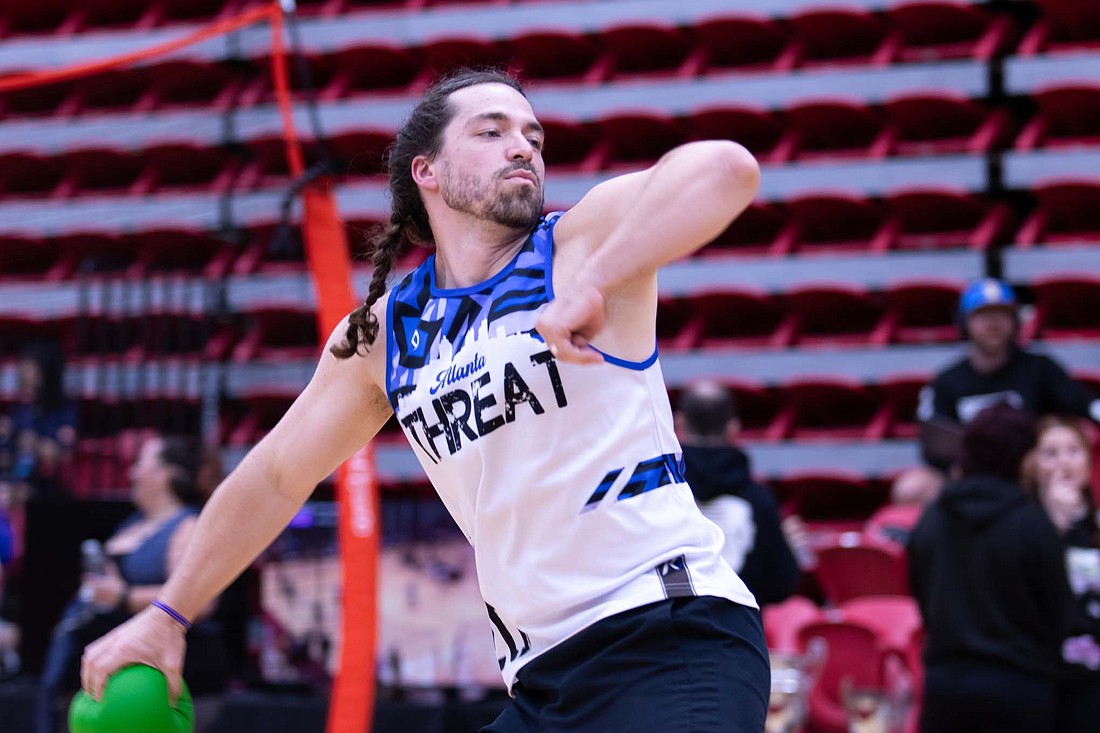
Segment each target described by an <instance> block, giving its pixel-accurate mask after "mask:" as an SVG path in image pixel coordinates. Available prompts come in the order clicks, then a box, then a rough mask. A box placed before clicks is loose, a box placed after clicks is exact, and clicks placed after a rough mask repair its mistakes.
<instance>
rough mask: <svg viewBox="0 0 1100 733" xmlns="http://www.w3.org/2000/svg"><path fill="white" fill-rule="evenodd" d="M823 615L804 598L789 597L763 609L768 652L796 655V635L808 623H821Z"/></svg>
mask: <svg viewBox="0 0 1100 733" xmlns="http://www.w3.org/2000/svg"><path fill="white" fill-rule="evenodd" d="M823 619H824V613H823V612H822V610H821V609H820V608H818V607H817V604H815V603H814V602H813V601H811V600H810V599H809V598H806V597H805V596H791V597H790V598H788V599H787V600H785V601H783V602H781V603H772V604H769V605H767V606H765V607H764V610H763V621H764V638H765V639H766V640H767V643H768V650H769V651H771V652H779V653H782V654H797V653H798V651H799V649H798V633H799V632H800V631H801V630H802V628H803V627H804V626H806V625H807V624H809V623H813V622H816V621H821V620H823Z"/></svg>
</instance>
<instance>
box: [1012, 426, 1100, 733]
mask: <svg viewBox="0 0 1100 733" xmlns="http://www.w3.org/2000/svg"><path fill="white" fill-rule="evenodd" d="M1089 448H1090V446H1089V440H1088V437H1087V436H1086V435H1085V432H1084V430H1082V427H1081V425H1080V423H1079V422H1077V420H1076V419H1074V418H1071V417H1065V416H1054V415H1052V416H1048V417H1045V418H1043V419H1042V420H1041V421H1040V423H1039V441H1038V445H1037V446H1036V449H1035V452H1034V453H1033V456H1032V460H1031V461H1030V462H1029V466H1028V469H1029V470H1028V472H1027V473H1028V475H1027V479H1028V484H1029V487H1030V488H1032V489H1033V490H1034V491H1035V493H1036V496H1037V498H1038V499H1039V502H1040V503H1041V504H1042V506H1043V508H1044V509H1045V510H1046V512H1047V516H1049V517H1050V519H1051V521H1052V522H1053V523H1054V526H1055V528H1056V529H1057V530H1058V533H1059V534H1060V535H1061V536H1062V541H1063V542H1064V543H1065V562H1066V572H1067V574H1068V576H1069V585H1070V589H1071V590H1072V591H1073V595H1074V598H1075V599H1076V601H1077V602H1076V604H1075V609H1074V611H1075V613H1074V615H1073V624H1072V626H1071V627H1070V632H1069V636H1068V637H1067V639H1066V642H1065V644H1064V645H1063V647H1062V656H1063V658H1064V659H1065V660H1066V663H1067V666H1068V667H1069V672H1068V675H1067V676H1068V679H1067V680H1066V682H1065V683H1064V684H1063V685H1062V689H1061V690H1060V695H1059V704H1058V731H1059V733H1084V732H1085V731H1095V730H1096V729H1097V727H1098V726H1100V527H1098V526H1097V517H1096V504H1095V501H1094V499H1093V494H1092V487H1091V486H1090V485H1089V480H1090V477H1091V475H1092V466H1091V458H1090V454H1089Z"/></svg>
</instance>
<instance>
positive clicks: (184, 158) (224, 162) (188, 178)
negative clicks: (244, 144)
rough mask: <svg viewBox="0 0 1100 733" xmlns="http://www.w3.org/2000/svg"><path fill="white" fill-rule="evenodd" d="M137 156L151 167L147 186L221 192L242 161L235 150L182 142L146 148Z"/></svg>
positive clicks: (241, 166)
mask: <svg viewBox="0 0 1100 733" xmlns="http://www.w3.org/2000/svg"><path fill="white" fill-rule="evenodd" d="M141 157H142V158H143V159H144V160H145V161H146V162H147V163H148V164H149V165H150V166H151V167H152V180H151V183H150V188H152V189H155V190H160V189H166V188H173V189H192V190H207V191H210V192H211V193H219V194H224V193H227V192H228V191H229V189H230V188H232V187H233V185H234V183H235V182H236V180H237V176H238V174H239V173H240V171H241V169H242V168H243V160H242V159H241V158H240V157H239V156H238V155H237V154H235V153H231V152H229V151H227V150H223V149H219V148H215V147H210V146H199V145H190V144H186V143H174V144H164V145H156V146H153V147H150V148H146V149H145V150H143V151H142V154H141Z"/></svg>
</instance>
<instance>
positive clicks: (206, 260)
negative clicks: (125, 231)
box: [125, 228, 234, 278]
mask: <svg viewBox="0 0 1100 733" xmlns="http://www.w3.org/2000/svg"><path fill="white" fill-rule="evenodd" d="M125 240H127V242H128V246H129V247H130V248H132V249H133V251H135V252H136V253H137V258H138V261H139V262H140V263H141V264H142V265H143V267H144V268H145V270H146V271H152V272H180V273H182V272H188V273H192V274H202V275H204V276H205V277H208V278H218V277H223V276H224V275H225V274H226V273H227V272H228V271H229V266H230V263H231V261H232V259H233V255H234V250H233V247H232V245H230V244H228V243H227V242H226V241H225V240H224V239H222V238H221V237H218V236H215V235H213V234H210V233H208V232H204V231H200V230H197V229H183V228H174V229H167V228H166V229H148V230H144V231H141V232H135V233H133V234H129V235H126V236H125Z"/></svg>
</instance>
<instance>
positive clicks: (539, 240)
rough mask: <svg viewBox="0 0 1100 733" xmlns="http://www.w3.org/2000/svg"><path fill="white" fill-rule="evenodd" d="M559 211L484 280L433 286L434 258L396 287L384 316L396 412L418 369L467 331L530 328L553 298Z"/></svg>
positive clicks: (455, 347)
mask: <svg viewBox="0 0 1100 733" xmlns="http://www.w3.org/2000/svg"><path fill="white" fill-rule="evenodd" d="M562 213H563V212H560V211H559V212H554V213H552V214H548V215H546V216H544V217H543V218H542V219H541V220H539V223H538V225H537V226H536V227H535V229H534V231H532V233H531V236H529V237H528V238H527V241H526V242H525V243H524V245H523V247H522V248H521V249H520V251H519V252H518V253H517V254H516V256H515V257H514V258H513V259H512V261H511V262H510V263H508V265H507V266H505V267H504V269H503V270H501V271H500V272H498V273H497V274H496V275H494V276H493V277H491V278H489V279H488V280H486V281H485V282H482V283H479V284H477V285H473V286H471V287H468V288H456V289H451V290H443V289H440V288H438V287H436V283H435V255H432V256H431V257H429V258H428V259H427V261H425V262H424V263H423V264H422V265H420V266H419V267H417V268H416V269H415V270H413V271H412V272H410V273H409V274H408V275H406V276H405V277H404V278H403V279H402V280H401V282H400V283H398V284H397V286H396V287H394V289H393V291H392V292H391V293H390V301H389V309H388V311H387V316H386V318H387V321H388V322H389V326H390V327H389V328H388V329H387V332H388V335H387V341H388V343H387V346H388V350H387V353H388V355H389V362H390V363H389V369H388V370H387V374H386V379H387V387H386V388H387V393H388V395H389V399H390V404H392V405H393V407H394V409H395V410H396V409H397V404H398V400H399V399H400V398H401V396H402V395H404V394H407V393H409V392H411V391H412V390H413V389H415V388H416V384H417V379H418V378H419V372H420V370H421V369H422V368H423V367H424V366H425V365H427V364H429V363H430V362H432V361H434V360H435V359H438V358H439V357H440V350H441V347H442V348H443V350H444V351H445V353H446V355H447V356H449V355H450V354H454V353H456V352H458V351H459V350H460V349H461V348H462V346H463V344H465V343H466V338H467V336H468V335H469V334H471V333H478V332H483V333H485V334H486V335H488V334H493V335H511V334H515V333H520V332H523V331H529V330H531V329H533V328H534V325H535V320H536V318H535V312H536V311H537V310H538V309H539V308H541V307H542V306H543V305H545V304H546V303H548V302H550V300H551V299H552V298H553V284H552V283H551V282H550V260H551V258H552V256H553V229H554V223H555V222H556V221H557V220H558V217H560V216H561V214H562Z"/></svg>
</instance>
